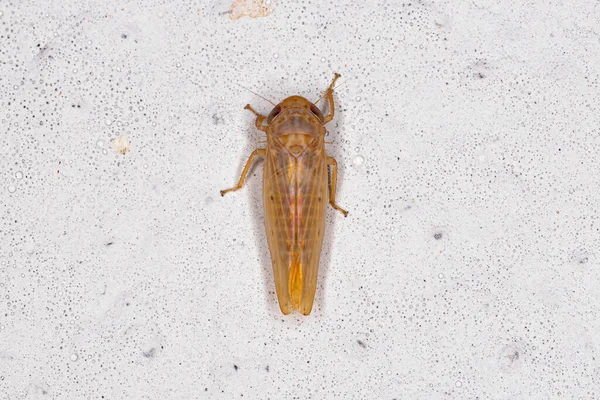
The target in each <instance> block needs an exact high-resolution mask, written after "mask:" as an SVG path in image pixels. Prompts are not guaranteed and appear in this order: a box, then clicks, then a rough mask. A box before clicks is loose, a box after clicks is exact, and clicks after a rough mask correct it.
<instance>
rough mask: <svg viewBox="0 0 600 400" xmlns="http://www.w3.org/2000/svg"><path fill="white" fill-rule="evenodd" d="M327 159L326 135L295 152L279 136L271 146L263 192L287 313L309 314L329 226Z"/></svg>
mask: <svg viewBox="0 0 600 400" xmlns="http://www.w3.org/2000/svg"><path fill="white" fill-rule="evenodd" d="M326 168H327V165H326V162H325V151H324V143H323V138H318V139H315V140H314V141H313V142H312V143H311V144H310V145H309V146H308V147H307V148H306V149H305V150H304V151H303V152H302V154H300V155H298V156H296V157H294V156H293V155H292V154H291V153H290V152H289V151H288V150H287V149H286V148H285V147H284V146H283V145H282V144H281V142H279V141H278V140H277V139H272V140H271V141H270V142H269V145H268V146H267V155H266V160H265V167H264V178H263V196H264V209H265V228H266V233H267V241H268V243H269V249H270V252H271V260H272V263H273V273H274V277H275V288H276V291H277V298H278V300H279V306H280V308H281V311H282V312H283V313H284V314H289V313H290V312H292V311H293V310H294V309H297V310H298V311H300V312H301V313H302V314H304V315H308V314H310V311H311V309H312V305H313V301H314V294H315V290H316V285H317V275H318V268H319V259H320V254H321V247H322V243H323V234H324V230H325V208H326V201H325V199H326V195H327V169H326Z"/></svg>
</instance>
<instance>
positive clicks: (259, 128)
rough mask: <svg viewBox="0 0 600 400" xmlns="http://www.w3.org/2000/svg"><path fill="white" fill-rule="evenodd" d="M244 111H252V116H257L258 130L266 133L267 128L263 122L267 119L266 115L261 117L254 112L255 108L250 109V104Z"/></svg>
mask: <svg viewBox="0 0 600 400" xmlns="http://www.w3.org/2000/svg"><path fill="white" fill-rule="evenodd" d="M244 109H245V110H250V111H251V112H252V114H254V115H256V129H258V130H259V131H263V132H266V131H267V127H266V126H264V125H263V121H264V120H265V119H267V117H265V116H264V115H260V114H259V113H257V112H256V111H254V108H252V107H250V104H246V107H244Z"/></svg>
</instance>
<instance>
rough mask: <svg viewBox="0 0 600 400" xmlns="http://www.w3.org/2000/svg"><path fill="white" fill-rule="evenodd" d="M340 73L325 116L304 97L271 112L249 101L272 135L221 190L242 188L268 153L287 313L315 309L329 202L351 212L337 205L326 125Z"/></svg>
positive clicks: (276, 263)
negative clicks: (235, 180) (231, 183)
mask: <svg viewBox="0 0 600 400" xmlns="http://www.w3.org/2000/svg"><path fill="white" fill-rule="evenodd" d="M339 77H340V75H339V74H337V73H336V74H335V77H334V78H333V81H332V82H331V84H330V85H329V87H328V88H327V90H326V91H325V94H324V96H323V97H324V98H325V99H326V100H327V102H328V103H329V114H327V115H325V116H324V115H323V113H322V112H321V110H319V108H318V107H317V106H316V105H315V103H312V102H310V101H308V100H307V99H305V98H304V97H301V96H291V97H288V98H287V99H285V100H283V101H282V102H281V103H279V104H277V105H276V106H275V107H274V108H273V110H271V112H270V113H269V115H268V116H264V115H261V114H259V113H258V112H256V111H255V110H254V109H253V108H252V107H250V105H246V107H245V108H246V109H247V110H250V111H251V112H252V113H254V115H256V128H257V129H258V130H260V131H263V132H265V133H266V135H267V140H266V147H265V148H259V149H256V150H254V151H253V152H252V154H250V158H249V159H248V161H247V162H246V165H245V166H244V169H243V171H242V175H241V177H240V179H239V181H238V184H237V185H236V186H235V187H233V188H230V189H226V190H222V191H221V196H224V195H225V194H226V193H228V192H232V191H236V190H238V189H241V188H242V186H243V184H244V181H245V179H246V175H247V174H248V171H249V170H250V167H251V166H252V163H253V162H254V160H255V159H256V157H262V158H264V160H265V163H264V167H263V206H264V211H265V231H266V234H267V242H268V243H269V250H270V253H271V262H272V264H273V275H274V276H275V289H276V291H277V299H278V300H279V307H280V308H281V312H282V313H283V314H289V313H291V312H292V311H294V310H297V311H299V312H300V313H302V314H304V315H308V314H310V312H311V310H312V307H313V302H314V298H315V290H316V288H317V272H318V270H319V259H320V256H321V248H322V246H323V234H324V233H325V209H326V206H327V201H329V204H331V206H332V207H333V208H334V209H336V210H338V211H339V212H341V213H342V214H344V216H347V215H348V212H347V211H345V210H344V209H342V208H341V207H339V206H338V205H337V204H336V201H335V192H336V186H337V162H336V160H335V158H333V157H331V156H328V155H327V152H326V151H325V134H326V132H327V130H326V129H325V124H327V123H328V122H330V121H331V120H332V119H333V116H334V112H335V108H334V102H333V86H334V84H335V81H336V80H337V79H338V78H339ZM323 97H322V98H323ZM319 100H320V99H319ZM317 102H318V100H317Z"/></svg>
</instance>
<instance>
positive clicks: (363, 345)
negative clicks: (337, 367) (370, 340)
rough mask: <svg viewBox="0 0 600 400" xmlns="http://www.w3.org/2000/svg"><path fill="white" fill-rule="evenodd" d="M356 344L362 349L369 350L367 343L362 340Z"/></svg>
mask: <svg viewBox="0 0 600 400" xmlns="http://www.w3.org/2000/svg"><path fill="white" fill-rule="evenodd" d="M356 343H358V345H359V346H360V347H362V348H363V349H366V348H367V345H366V344H365V342H363V341H362V340H357V341H356Z"/></svg>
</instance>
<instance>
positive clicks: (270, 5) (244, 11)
mask: <svg viewBox="0 0 600 400" xmlns="http://www.w3.org/2000/svg"><path fill="white" fill-rule="evenodd" d="M275 5H276V1H275V0H236V1H235V2H233V4H231V8H230V13H229V18H230V19H232V20H236V19H240V18H242V17H246V16H247V17H250V18H260V17H266V16H267V15H269V14H271V13H272V12H273V11H274V10H275Z"/></svg>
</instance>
